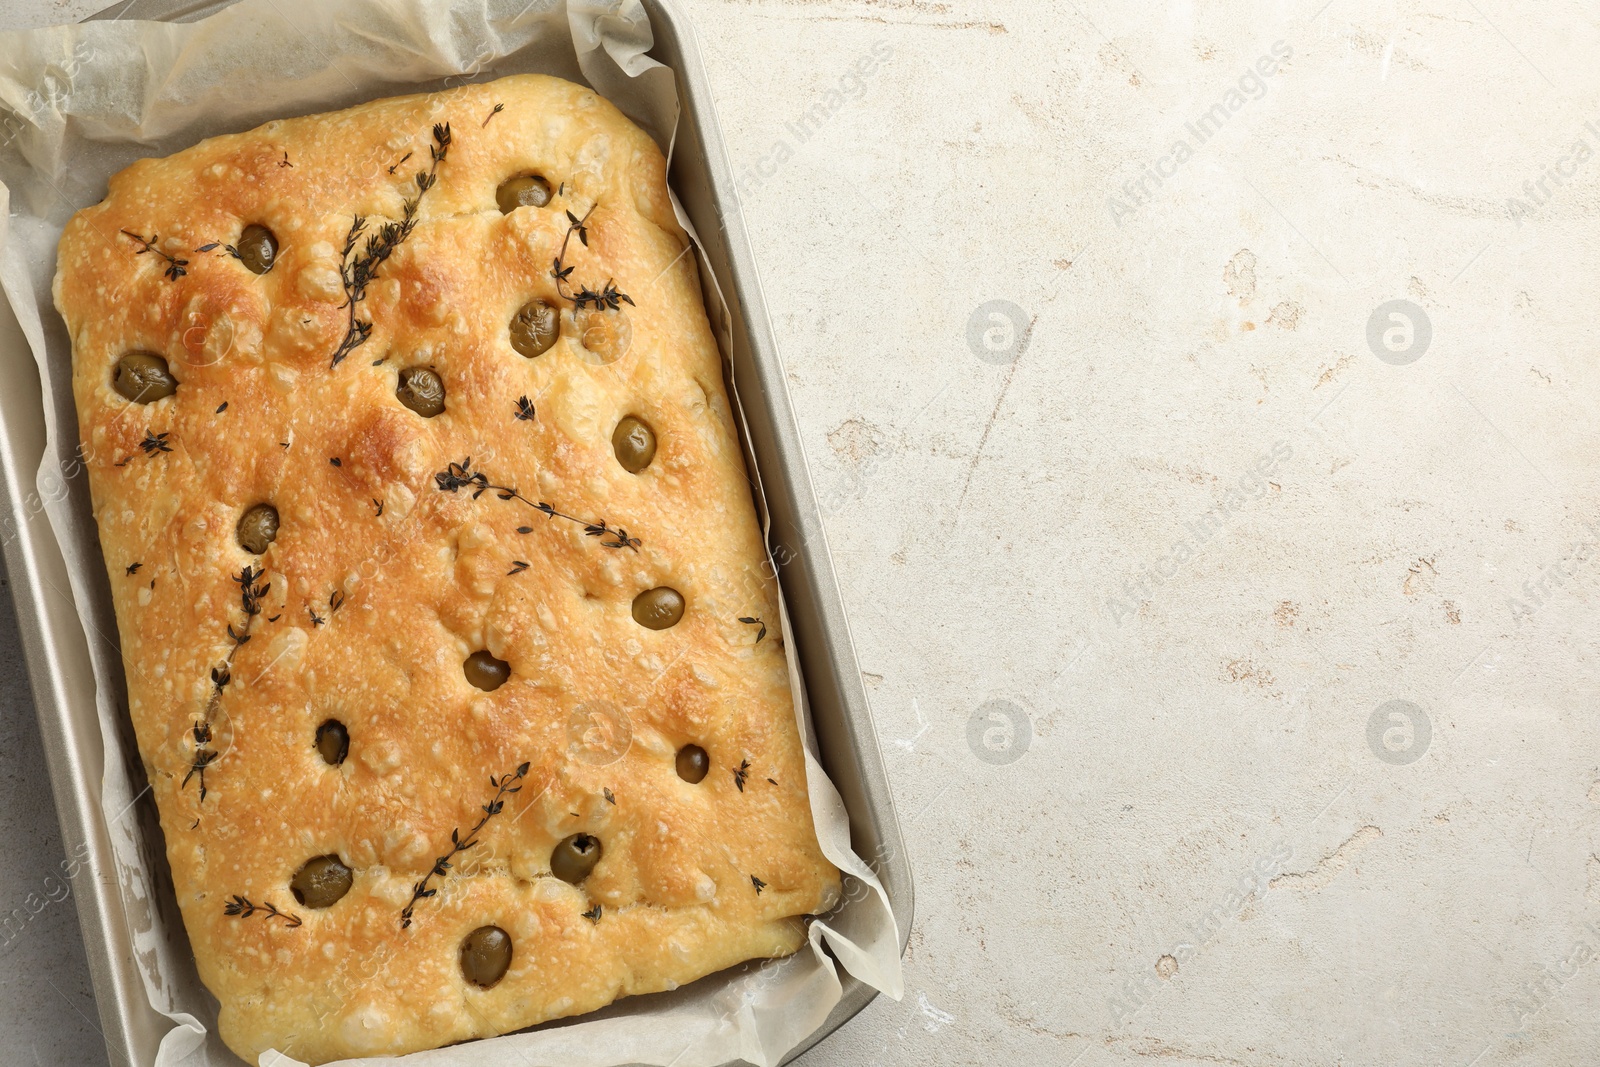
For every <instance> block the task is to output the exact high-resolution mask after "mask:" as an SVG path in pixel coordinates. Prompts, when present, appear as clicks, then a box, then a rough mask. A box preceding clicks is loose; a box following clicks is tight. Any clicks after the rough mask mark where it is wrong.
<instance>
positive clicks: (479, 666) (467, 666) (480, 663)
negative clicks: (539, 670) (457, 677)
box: [461, 649, 511, 693]
mask: <svg viewBox="0 0 1600 1067" xmlns="http://www.w3.org/2000/svg"><path fill="white" fill-rule="evenodd" d="M461 669H462V670H463V671H465V672H466V675H467V681H469V682H471V683H472V684H473V685H475V686H477V687H478V688H479V689H482V690H483V691H484V692H485V693H488V692H492V691H493V690H496V689H499V688H500V687H501V686H502V685H505V684H506V679H507V678H510V677H511V664H509V663H507V662H506V661H505V660H503V659H495V658H494V657H493V656H491V655H489V653H488V652H487V651H485V650H483V649H479V650H478V651H476V652H474V653H473V654H472V655H470V656H468V657H467V661H466V662H465V663H463V664H462V665H461Z"/></svg>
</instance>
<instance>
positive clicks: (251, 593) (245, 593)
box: [178, 565, 272, 804]
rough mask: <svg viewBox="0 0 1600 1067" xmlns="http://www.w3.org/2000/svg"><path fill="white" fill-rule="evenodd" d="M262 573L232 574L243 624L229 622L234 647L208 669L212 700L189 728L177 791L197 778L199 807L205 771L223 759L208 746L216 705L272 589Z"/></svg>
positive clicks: (203, 794)
mask: <svg viewBox="0 0 1600 1067" xmlns="http://www.w3.org/2000/svg"><path fill="white" fill-rule="evenodd" d="M265 574H266V570H265V568H263V569H262V570H259V571H258V570H256V569H255V568H254V567H251V566H248V565H246V566H245V567H244V569H243V570H241V571H240V572H239V573H238V574H235V575H231V577H232V579H233V582H234V584H235V585H237V586H238V587H239V607H240V610H242V611H243V612H244V622H243V623H241V624H240V626H239V629H237V630H235V629H234V628H233V623H232V622H229V623H228V638H229V640H231V641H232V642H233V647H232V648H230V649H229V650H228V656H227V658H226V659H224V660H223V661H222V663H221V665H219V666H216V667H212V668H211V698H210V699H209V700H207V701H206V707H205V711H203V712H202V713H201V715H200V717H199V718H198V719H196V720H195V722H194V726H193V727H192V728H191V729H192V731H193V737H194V758H193V759H192V760H191V761H190V763H189V772H188V773H187V774H185V775H184V776H183V782H182V783H181V784H180V785H179V786H178V788H179V789H183V788H184V787H186V786H188V784H189V779H191V778H193V777H195V776H196V775H198V776H199V778H200V803H201V804H204V803H205V802H206V793H207V789H206V769H207V768H208V767H210V766H211V765H212V764H213V763H215V762H217V760H218V759H220V758H221V757H222V753H220V752H218V751H217V750H216V749H214V748H212V747H211V742H212V740H213V736H212V733H211V720H212V718H213V716H215V715H216V711H217V707H218V705H220V704H221V703H222V691H223V690H224V689H226V688H228V683H229V682H231V681H233V672H232V670H230V666H231V665H232V663H233V657H234V656H235V655H236V654H237V653H238V651H239V649H240V648H242V647H243V646H244V645H245V643H246V642H248V641H249V640H250V626H251V624H252V623H253V622H254V621H255V617H256V616H257V615H259V614H261V601H262V600H263V599H265V598H266V595H267V593H268V592H269V591H270V590H271V589H272V583H270V582H267V583H263V582H262V581H261V579H262V577H263V576H264V575H265Z"/></svg>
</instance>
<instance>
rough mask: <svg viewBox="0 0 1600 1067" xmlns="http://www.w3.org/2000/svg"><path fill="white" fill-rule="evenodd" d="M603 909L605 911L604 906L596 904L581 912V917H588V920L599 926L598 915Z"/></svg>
mask: <svg viewBox="0 0 1600 1067" xmlns="http://www.w3.org/2000/svg"><path fill="white" fill-rule="evenodd" d="M604 911H605V908H604V907H603V906H602V905H600V904H596V905H595V906H594V907H592V908H590V909H589V910H588V911H586V912H584V913H583V917H584V918H585V919H588V920H589V921H590V922H592V923H594V924H595V925H596V926H599V925H600V916H601V914H603V913H604Z"/></svg>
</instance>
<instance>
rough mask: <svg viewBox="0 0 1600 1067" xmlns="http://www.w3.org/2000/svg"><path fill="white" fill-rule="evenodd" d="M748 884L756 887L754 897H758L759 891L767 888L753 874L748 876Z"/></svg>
mask: <svg viewBox="0 0 1600 1067" xmlns="http://www.w3.org/2000/svg"><path fill="white" fill-rule="evenodd" d="M750 884H751V885H753V886H755V887H756V896H758V897H759V896H760V895H761V891H762V890H763V889H765V888H767V883H765V882H763V881H762V880H761V879H759V878H757V877H756V876H755V875H753V874H752V875H751V876H750Z"/></svg>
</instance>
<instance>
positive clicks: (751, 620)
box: [739, 615, 767, 645]
mask: <svg viewBox="0 0 1600 1067" xmlns="http://www.w3.org/2000/svg"><path fill="white" fill-rule="evenodd" d="M739 621H740V622H742V623H744V624H746V625H747V626H759V627H761V632H760V633H758V634H756V644H758V645H759V644H760V643H761V639H762V638H763V637H765V636H767V624H766V623H764V622H762V621H761V620H760V619H759V618H755V617H752V616H749V615H741V616H739Z"/></svg>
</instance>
